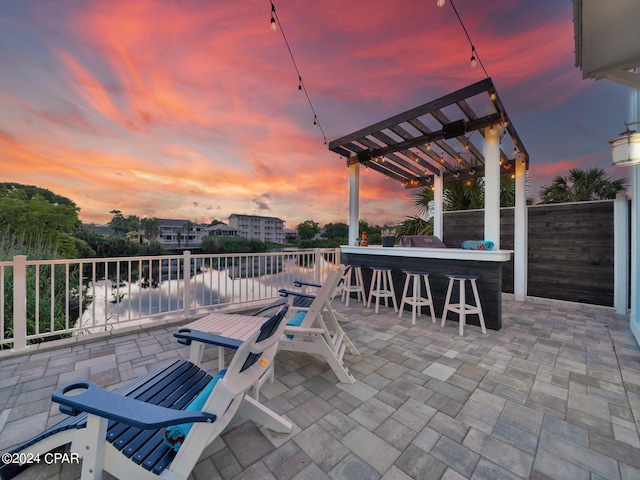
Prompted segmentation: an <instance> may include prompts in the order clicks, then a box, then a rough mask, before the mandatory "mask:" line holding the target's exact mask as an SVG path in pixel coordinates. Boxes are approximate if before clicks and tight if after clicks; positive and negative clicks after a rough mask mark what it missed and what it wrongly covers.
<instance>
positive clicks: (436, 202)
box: [433, 175, 444, 240]
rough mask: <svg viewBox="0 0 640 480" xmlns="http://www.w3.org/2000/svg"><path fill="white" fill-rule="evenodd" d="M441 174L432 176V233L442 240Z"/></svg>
mask: <svg viewBox="0 0 640 480" xmlns="http://www.w3.org/2000/svg"><path fill="white" fill-rule="evenodd" d="M443 183H444V182H443V180H442V175H434V176H433V234H434V235H435V236H436V237H438V238H439V239H440V240H442V233H443V231H442V203H443V199H442V197H443V194H444V185H443Z"/></svg>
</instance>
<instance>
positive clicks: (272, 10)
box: [271, 3, 278, 32]
mask: <svg viewBox="0 0 640 480" xmlns="http://www.w3.org/2000/svg"><path fill="white" fill-rule="evenodd" d="M275 14H276V7H275V6H274V5H273V3H272V4H271V30H273V31H274V32H275V31H276V30H277V28H278V24H277V23H276V19H275V18H273V16H274V15H275Z"/></svg>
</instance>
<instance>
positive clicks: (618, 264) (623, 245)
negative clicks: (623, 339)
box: [613, 192, 629, 315]
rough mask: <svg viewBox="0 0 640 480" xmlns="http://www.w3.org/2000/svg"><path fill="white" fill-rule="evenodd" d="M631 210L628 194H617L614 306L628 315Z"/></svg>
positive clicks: (614, 205)
mask: <svg viewBox="0 0 640 480" xmlns="http://www.w3.org/2000/svg"><path fill="white" fill-rule="evenodd" d="M628 237H629V211H628V208H627V195H626V194H625V193H624V192H621V193H618V195H616V200H615V203H614V204H613V306H614V308H615V309H616V313H618V314H620V315H626V314H627V310H628V305H629V294H628V286H629V238H628Z"/></svg>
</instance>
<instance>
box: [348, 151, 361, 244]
mask: <svg viewBox="0 0 640 480" xmlns="http://www.w3.org/2000/svg"><path fill="white" fill-rule="evenodd" d="M359 223H360V164H359V163H357V162H354V163H352V164H350V165H349V245H358V241H357V240H356V239H357V238H358V236H359V235H358V230H359V229H360V225H359Z"/></svg>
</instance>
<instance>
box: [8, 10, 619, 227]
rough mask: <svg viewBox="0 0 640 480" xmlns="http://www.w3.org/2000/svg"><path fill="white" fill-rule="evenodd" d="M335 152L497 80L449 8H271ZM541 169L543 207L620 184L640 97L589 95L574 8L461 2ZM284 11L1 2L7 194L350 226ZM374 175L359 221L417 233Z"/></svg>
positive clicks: (344, 194)
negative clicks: (577, 173)
mask: <svg viewBox="0 0 640 480" xmlns="http://www.w3.org/2000/svg"><path fill="white" fill-rule="evenodd" d="M274 4H275V7H276V11H277V14H278V17H279V19H280V21H281V22H282V24H281V26H280V27H281V28H283V29H284V32H285V34H286V37H287V40H288V41H289V44H290V47H291V50H292V52H293V55H294V57H295V60H296V63H297V65H298V68H299V70H300V73H301V75H302V79H303V81H304V84H305V86H306V89H307V91H308V93H309V95H310V97H311V100H312V102H313V106H314V108H315V111H316V113H317V116H318V119H319V121H320V125H321V126H322V128H323V130H324V132H325V134H326V137H327V142H329V141H331V140H333V139H335V138H338V137H341V136H343V135H346V134H348V133H351V132H353V131H355V130H358V129H360V128H362V127H365V126H367V125H369V124H371V123H374V122H376V121H379V120H382V119H384V118H387V117H389V116H391V115H394V114H397V113H400V112H403V111H405V110H407V109H409V108H413V107H416V106H418V105H421V104H423V103H426V102H428V101H431V100H434V99H436V98H438V97H440V96H442V95H444V94H447V93H450V92H452V91H454V90H457V89H459V88H462V87H464V86H466V85H469V84H471V83H474V82H476V81H478V80H481V79H482V78H484V73H483V71H482V69H481V68H480V67H479V66H478V67H476V68H471V67H470V65H469V58H470V56H471V49H470V46H469V43H468V41H467V39H466V37H465V35H464V32H463V30H462V28H461V27H460V24H459V23H458V21H457V19H456V17H455V14H454V11H453V9H452V8H451V5H450V2H449V1H447V4H446V5H445V6H444V7H443V8H438V7H437V6H436V0H394V1H383V0H322V1H317V0H274ZM455 5H456V7H457V9H458V12H459V13H460V16H461V17H462V20H463V21H464V23H465V26H466V27H467V30H468V32H469V35H470V36H471V39H472V40H473V43H474V45H475V48H476V50H477V52H478V54H479V56H480V58H481V59H482V62H483V63H484V66H485V67H486V69H487V71H488V73H489V75H490V76H491V77H492V78H493V81H494V84H495V85H496V87H497V90H498V93H499V94H500V97H501V100H502V102H503V104H504V105H505V108H506V110H507V112H508V113H509V116H510V117H511V120H512V122H513V124H514V126H515V128H516V130H517V131H518V133H519V135H520V137H521V139H522V141H523V143H524V146H525V148H526V149H527V150H528V152H529V155H530V184H531V191H532V192H533V193H534V194H537V192H538V190H539V188H540V186H541V185H543V184H546V183H549V182H550V181H551V179H552V178H553V177H554V176H555V175H556V174H562V175H564V174H566V173H567V171H568V170H569V169H570V168H590V167H601V168H604V169H606V170H607V172H608V173H609V174H610V175H611V176H612V177H614V178H620V177H625V176H626V175H627V171H626V170H625V169H613V168H612V167H611V149H610V146H609V144H608V140H610V139H611V138H613V137H615V136H617V135H618V133H620V132H621V131H622V130H624V122H625V121H629V98H630V89H628V88H627V87H624V86H621V85H618V84H614V83H612V82H607V81H606V80H602V81H598V82H595V81H593V80H582V75H581V72H580V70H579V69H577V68H576V67H575V66H574V64H575V59H574V53H573V51H574V43H573V23H572V19H573V7H572V2H571V1H570V0H536V1H522V0H491V1H478V0H455ZM270 10H271V5H270V3H269V0H241V1H238V0H235V1H234V0H3V1H2V2H0V172H1V173H0V181H2V182H17V183H22V184H28V185H36V186H39V187H44V188H47V189H49V190H52V191H53V192H55V193H57V194H60V195H64V196H66V197H68V198H70V199H71V200H73V201H74V202H75V203H76V204H77V205H78V206H79V207H80V209H81V210H80V218H81V220H83V221H84V222H95V223H105V222H107V221H109V220H110V218H111V214H109V211H110V210H113V209H118V210H121V211H122V212H123V213H124V214H125V215H138V216H140V217H158V218H177V219H189V220H193V221H198V222H206V223H208V222H210V221H211V220H212V219H220V220H223V221H225V222H226V220H227V218H228V216H229V215H230V214H232V213H245V214H257V215H270V216H276V217H280V218H282V219H283V220H285V221H286V226H287V227H290V228H294V227H295V226H296V224H298V223H299V222H301V221H304V220H307V219H313V220H315V221H317V222H319V223H320V224H321V225H323V224H324V223H327V222H346V221H347V215H348V183H347V168H346V163H345V159H344V158H340V157H339V156H337V155H336V154H334V153H332V152H330V151H329V150H328V149H327V145H325V144H324V139H323V137H322V134H321V132H320V130H319V128H318V127H315V126H314V125H313V113H312V111H311V109H310V107H309V103H308V102H307V98H306V97H305V95H304V93H303V92H301V91H299V90H298V77H297V73H296V72H295V69H294V67H293V64H292V62H291V58H290V57H289V53H288V50H287V47H286V45H285V43H284V41H283V38H282V34H281V32H280V31H276V32H274V31H272V30H271V28H270V25H269V19H270V17H271V12H270ZM409 192H410V190H405V189H404V188H403V187H402V186H401V185H400V184H399V183H397V182H394V181H393V180H387V179H385V177H384V176H382V175H380V174H379V173H377V172H374V171H371V170H366V171H364V172H363V177H362V179H361V192H360V193H361V210H360V212H361V217H362V218H363V219H365V220H367V221H368V222H369V223H371V224H390V223H395V222H396V221H399V220H402V218H403V217H404V216H406V215H413V214H414V213H415V212H414V211H413V209H412V202H411V199H410V197H409Z"/></svg>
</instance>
